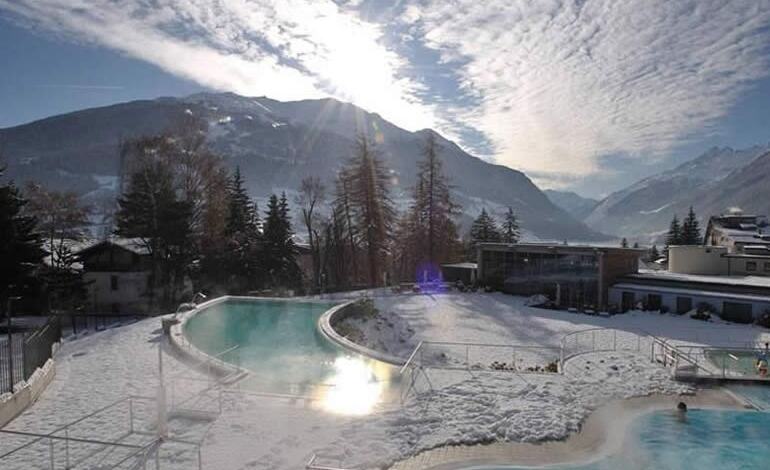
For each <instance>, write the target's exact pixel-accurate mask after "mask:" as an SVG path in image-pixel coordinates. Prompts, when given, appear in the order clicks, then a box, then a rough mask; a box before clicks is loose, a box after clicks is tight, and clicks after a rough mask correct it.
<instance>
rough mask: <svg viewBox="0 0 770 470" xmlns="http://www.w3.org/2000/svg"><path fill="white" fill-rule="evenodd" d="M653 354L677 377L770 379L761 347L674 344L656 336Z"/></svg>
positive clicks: (740, 379)
mask: <svg viewBox="0 0 770 470" xmlns="http://www.w3.org/2000/svg"><path fill="white" fill-rule="evenodd" d="M652 355H653V359H654V360H656V361H657V362H659V363H662V364H663V365H664V366H666V367H670V368H671V370H672V373H673V375H674V377H675V378H677V379H720V380H730V381H770V375H769V374H768V360H769V359H770V357H768V351H767V349H764V348H753V347H749V348H737V347H729V348H724V347H713V346H690V345H686V346H673V345H670V344H669V343H666V342H665V341H662V340H660V339H657V338H656V341H655V342H654V343H653V352H652Z"/></svg>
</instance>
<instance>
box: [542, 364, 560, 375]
mask: <svg viewBox="0 0 770 470" xmlns="http://www.w3.org/2000/svg"><path fill="white" fill-rule="evenodd" d="M545 371H546V372H552V373H554V374H555V373H557V372H559V364H558V362H557V361H551V362H549V363H548V364H547V365H546V366H545Z"/></svg>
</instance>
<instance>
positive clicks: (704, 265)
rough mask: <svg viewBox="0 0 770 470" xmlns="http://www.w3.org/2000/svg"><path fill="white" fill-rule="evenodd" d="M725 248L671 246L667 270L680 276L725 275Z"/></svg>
mask: <svg viewBox="0 0 770 470" xmlns="http://www.w3.org/2000/svg"><path fill="white" fill-rule="evenodd" d="M725 254H727V248H726V247H723V246H671V247H669V248H668V270H669V271H670V272H672V273H680V274H714V275H719V274H727V267H728V266H727V258H725V256H724V255H725Z"/></svg>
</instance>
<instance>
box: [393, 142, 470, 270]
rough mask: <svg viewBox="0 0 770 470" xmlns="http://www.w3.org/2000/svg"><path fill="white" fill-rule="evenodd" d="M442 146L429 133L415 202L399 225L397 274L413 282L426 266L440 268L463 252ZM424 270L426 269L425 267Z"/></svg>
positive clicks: (415, 192) (414, 191)
mask: <svg viewBox="0 0 770 470" xmlns="http://www.w3.org/2000/svg"><path fill="white" fill-rule="evenodd" d="M440 152H441V146H440V145H439V144H438V143H437V142H436V137H435V134H433V133H432V132H429V133H428V134H427V137H426V139H425V145H424V147H423V151H422V156H423V158H422V160H421V161H419V162H418V164H417V169H418V172H417V181H416V184H415V186H414V188H413V190H412V203H411V205H410V207H409V210H408V212H407V214H405V215H404V216H403V217H401V218H400V220H399V221H398V224H397V230H396V231H397V234H396V237H395V238H396V240H398V244H397V246H398V250H397V253H396V258H397V259H396V260H394V261H396V267H397V271H398V272H399V273H400V274H401V276H402V277H404V278H408V279H412V278H413V276H414V274H415V272H416V270H417V269H418V268H419V267H420V266H422V265H427V266H432V268H431V269H436V270H437V269H438V265H439V264H441V263H445V262H449V261H452V260H454V258H456V257H457V256H458V255H459V254H460V252H461V242H460V240H459V237H458V234H457V225H456V224H455V222H454V217H456V216H457V215H458V214H459V206H458V205H457V204H455V203H454V201H453V199H452V195H451V186H450V184H449V180H448V178H447V177H446V175H445V174H444V171H443V165H442V162H441V157H440ZM422 269H425V268H424V267H423V268H422Z"/></svg>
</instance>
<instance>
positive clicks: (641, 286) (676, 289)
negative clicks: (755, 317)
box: [612, 282, 770, 303]
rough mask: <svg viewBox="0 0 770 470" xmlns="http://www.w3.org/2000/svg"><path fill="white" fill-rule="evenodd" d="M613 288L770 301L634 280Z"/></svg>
mask: <svg viewBox="0 0 770 470" xmlns="http://www.w3.org/2000/svg"><path fill="white" fill-rule="evenodd" d="M612 288H613V289H626V290H645V291H653V292H655V293H661V294H681V295H690V296H697V297H715V298H720V299H729V300H743V301H749V302H768V303H770V297H768V296H766V295H751V294H736V293H733V292H722V291H711V290H703V289H687V288H681V287H660V286H651V285H649V284H637V283H634V282H621V283H620V284H615V285H613V286H612Z"/></svg>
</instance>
